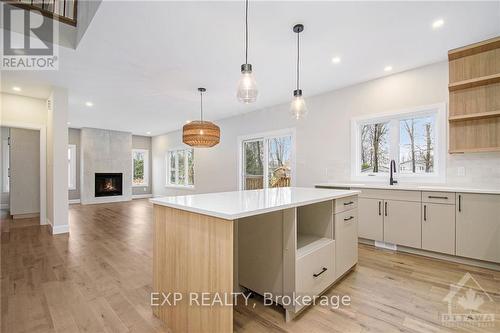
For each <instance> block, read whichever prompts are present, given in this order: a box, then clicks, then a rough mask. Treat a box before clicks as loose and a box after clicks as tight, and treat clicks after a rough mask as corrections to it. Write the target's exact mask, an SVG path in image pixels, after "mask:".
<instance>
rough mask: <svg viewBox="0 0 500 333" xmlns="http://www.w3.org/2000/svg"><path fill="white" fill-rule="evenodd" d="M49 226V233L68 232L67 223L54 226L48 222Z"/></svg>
mask: <svg viewBox="0 0 500 333" xmlns="http://www.w3.org/2000/svg"><path fill="white" fill-rule="evenodd" d="M49 226H50V233H51V234H52V235H60V234H67V233H69V224H64V225H56V226H53V225H52V224H49Z"/></svg>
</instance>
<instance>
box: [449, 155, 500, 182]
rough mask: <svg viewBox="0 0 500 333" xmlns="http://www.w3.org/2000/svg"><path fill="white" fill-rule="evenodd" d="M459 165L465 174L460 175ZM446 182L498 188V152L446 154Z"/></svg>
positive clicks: (499, 179)
mask: <svg viewBox="0 0 500 333" xmlns="http://www.w3.org/2000/svg"><path fill="white" fill-rule="evenodd" d="M460 167H464V168H465V176H460V170H459V168H460ZM446 169H447V172H446V174H447V183H449V184H457V185H467V186H471V187H476V186H483V187H487V188H495V187H498V188H500V152H498V153H496V152H495V153H469V154H454V155H448V160H447V166H446Z"/></svg>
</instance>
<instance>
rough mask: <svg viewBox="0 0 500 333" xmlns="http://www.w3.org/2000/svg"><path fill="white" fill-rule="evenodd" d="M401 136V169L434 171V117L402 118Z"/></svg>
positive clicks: (420, 171) (409, 171)
mask: <svg viewBox="0 0 500 333" xmlns="http://www.w3.org/2000/svg"><path fill="white" fill-rule="evenodd" d="M399 136H400V139H399V171H400V172H401V173H432V172H434V117H433V116H425V117H418V118H410V119H403V120H400V122H399Z"/></svg>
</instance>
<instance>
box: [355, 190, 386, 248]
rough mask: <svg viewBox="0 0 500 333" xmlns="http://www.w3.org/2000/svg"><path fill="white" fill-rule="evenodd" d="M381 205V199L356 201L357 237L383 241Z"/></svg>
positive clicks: (382, 201) (360, 199)
mask: <svg viewBox="0 0 500 333" xmlns="http://www.w3.org/2000/svg"><path fill="white" fill-rule="evenodd" d="M383 203H384V200H381V199H371V198H359V199H358V214H359V218H358V224H359V226H358V228H359V237H361V238H366V239H373V240H378V241H383V240H384V215H383V214H382V210H383V208H382V206H383Z"/></svg>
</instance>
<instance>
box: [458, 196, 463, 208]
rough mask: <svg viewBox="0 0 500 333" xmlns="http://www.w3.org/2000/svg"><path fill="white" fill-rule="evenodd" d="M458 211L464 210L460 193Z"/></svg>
mask: <svg viewBox="0 0 500 333" xmlns="http://www.w3.org/2000/svg"><path fill="white" fill-rule="evenodd" d="M458 211H459V212H461V211H462V196H461V195H460V194H459V195H458Z"/></svg>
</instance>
